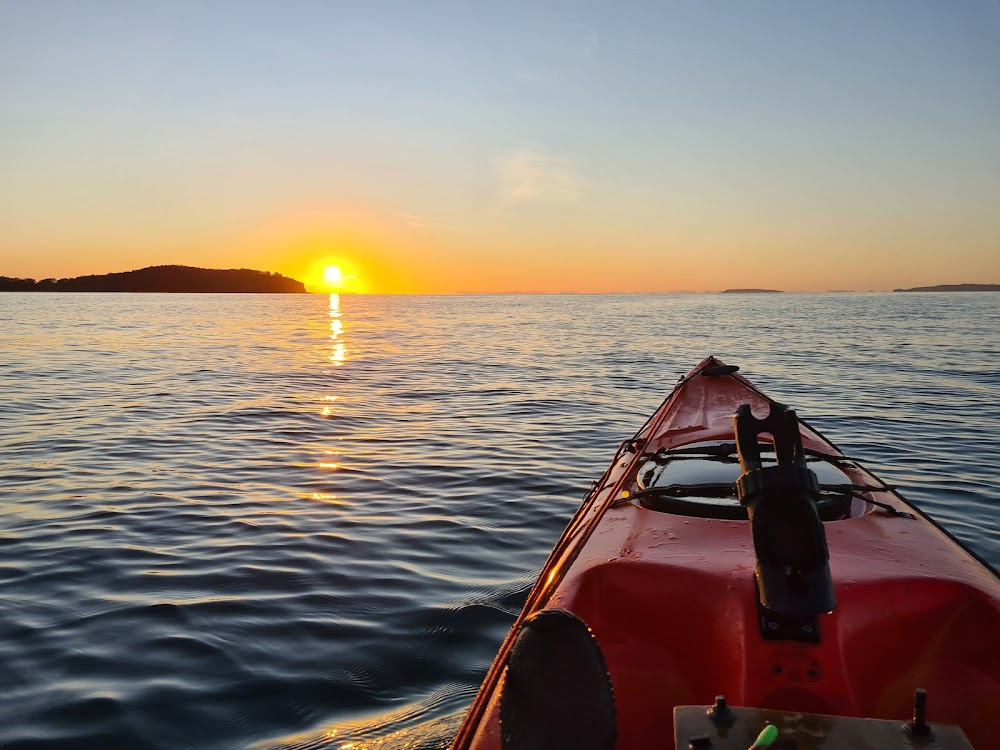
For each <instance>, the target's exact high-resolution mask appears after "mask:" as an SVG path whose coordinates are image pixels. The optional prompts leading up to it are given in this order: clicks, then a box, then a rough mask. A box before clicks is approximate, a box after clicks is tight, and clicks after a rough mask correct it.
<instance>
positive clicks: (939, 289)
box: [892, 284, 1000, 292]
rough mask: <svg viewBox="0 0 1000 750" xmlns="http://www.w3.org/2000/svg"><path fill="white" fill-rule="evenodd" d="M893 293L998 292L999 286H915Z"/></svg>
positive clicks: (895, 290) (999, 290) (896, 290)
mask: <svg viewBox="0 0 1000 750" xmlns="http://www.w3.org/2000/svg"><path fill="white" fill-rule="evenodd" d="M892 291H894V292H1000V284H938V285H937V286H915V287H912V288H910V289H893V290H892Z"/></svg>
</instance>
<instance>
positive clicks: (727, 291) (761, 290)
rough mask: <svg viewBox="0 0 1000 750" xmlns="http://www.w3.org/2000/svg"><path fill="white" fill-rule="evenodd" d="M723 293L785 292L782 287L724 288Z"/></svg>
mask: <svg viewBox="0 0 1000 750" xmlns="http://www.w3.org/2000/svg"><path fill="white" fill-rule="evenodd" d="M721 293H722V294H784V292H783V291H782V290H781V289H723V290H722V292H721Z"/></svg>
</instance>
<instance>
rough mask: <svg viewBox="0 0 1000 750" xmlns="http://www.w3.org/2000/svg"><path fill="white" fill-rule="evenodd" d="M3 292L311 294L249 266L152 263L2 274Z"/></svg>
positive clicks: (284, 278)
mask: <svg viewBox="0 0 1000 750" xmlns="http://www.w3.org/2000/svg"><path fill="white" fill-rule="evenodd" d="M0 292H153V293H170V294H199V293H201V294H213V293H214V294H308V292H307V291H306V287H305V284H303V283H302V282H301V281H296V280H295V279H291V278H288V277H287V276H282V275H281V274H279V273H271V272H270V271H254V270H251V269H249V268H238V269H227V270H221V269H215V268H195V267H193V266H150V267H148V268H140V269H138V270H135V271H124V272H122V273H106V274H102V275H94V276H77V277H75V278H71V279H43V280H42V281H35V280H34V279H19V278H12V277H9V276H0Z"/></svg>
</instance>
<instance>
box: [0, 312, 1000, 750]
mask: <svg viewBox="0 0 1000 750" xmlns="http://www.w3.org/2000/svg"><path fill="white" fill-rule="evenodd" d="M997 320H1000V295H998V294H990V293H981V294H976V293H969V294H955V293H952V294H915V293H914V294H778V295H762V294H758V295H729V294H712V295H626V296H591V295H558V296H546V295H514V296H494V295H489V296H362V295H350V296H349V295H343V296H337V295H332V296H322V295H273V296H272V295H156V294H134V295H133V294H16V293H8V294H2V295H0V322H2V325H0V404H2V407H3V408H2V419H0V445H2V450H0V493H2V500H0V603H2V606H0V747H2V748H3V749H4V750H15V749H23V748H32V749H35V750H37V749H40V748H70V747H72V748H75V749H77V750H81V749H85V748H95V749H96V748H101V749H102V750H105V749H107V748H130V749H131V748H138V749H143V748H150V749H153V748H162V749H164V750H167V749H169V750H174V749H175V748H206V749H209V750H213V749H216V748H217V749H219V750H223V749H226V750H228V749H230V748H240V749H246V750H278V749H279V748H283V749H291V748H295V749H296V750H305V749H306V748H348V747H350V748H352V749H353V750H363V749H370V748H376V747H377V748H380V749H382V750H386V749H391V748H408V749H410V750H414V749H416V748H444V747H447V746H448V743H449V741H450V739H451V737H452V736H453V735H454V733H455V731H456V729H457V726H458V724H459V722H460V721H461V718H462V714H463V711H464V710H465V708H466V707H467V706H468V705H469V703H470V702H471V700H472V698H473V696H474V694H475V691H476V689H477V687H478V684H479V681H480V680H481V679H482V677H483V675H484V673H485V671H486V669H487V668H488V666H489V664H490V662H491V660H492V658H493V656H494V654H495V652H496V649H497V647H498V645H499V643H500V641H501V640H502V638H503V636H504V635H505V633H506V631H507V629H508V628H509V627H510V625H511V623H512V622H513V619H514V617H515V615H516V613H517V612H518V611H519V609H520V607H521V605H522V603H523V601H524V598H525V597H526V595H527V592H528V590H529V588H530V586H531V585H532V583H533V580H534V577H535V576H536V575H537V572H538V570H539V568H540V566H541V564H542V562H543V561H544V559H545V557H546V555H547V553H548V551H549V549H550V548H551V546H552V545H553V543H554V542H555V540H556V539H557V537H558V536H559V533H560V532H561V530H562V528H563V526H564V525H565V524H566V522H567V521H568V520H569V518H570V517H571V515H572V514H573V512H574V510H575V509H576V507H577V506H578V504H579V502H580V500H581V498H582V497H583V495H584V493H585V492H586V491H587V489H588V488H589V486H590V484H591V482H592V481H593V480H594V479H596V478H597V477H598V476H599V475H600V474H601V473H602V472H603V470H604V469H605V467H606V465H607V463H608V462H609V461H610V459H611V456H612V454H613V452H614V450H615V448H616V447H617V445H618V443H619V442H620V441H622V440H623V439H625V438H628V437H630V436H631V435H632V434H633V433H634V432H635V430H636V429H637V428H638V427H639V426H640V425H641V424H642V423H643V421H644V420H645V419H646V417H647V416H649V414H651V413H652V412H653V411H654V410H655V409H656V407H657V406H658V405H659V404H660V402H661V401H662V399H663V398H664V396H665V395H666V394H667V393H668V392H669V390H670V388H671V386H672V384H673V383H674V382H675V381H676V379H677V378H678V376H679V375H681V374H683V373H684V372H686V371H687V370H688V369H690V368H691V367H692V366H693V365H695V364H696V363H697V362H698V361H700V360H701V359H702V358H704V357H705V356H707V355H708V354H715V355H717V356H719V357H720V358H722V359H723V360H724V361H726V362H727V363H730V364H738V365H740V366H741V367H742V371H743V373H744V374H746V375H747V376H748V377H750V378H751V380H753V381H754V382H755V383H756V384H757V385H759V386H761V387H762V388H763V389H764V390H765V391H767V392H768V393H769V394H770V395H771V396H773V397H774V398H776V399H778V400H780V401H782V402H784V403H786V404H788V405H790V406H792V407H794V408H795V409H796V410H797V411H798V413H799V415H800V416H801V417H803V418H805V419H806V420H807V421H809V422H810V423H811V424H812V425H814V426H815V427H817V428H818V429H820V430H821V431H822V432H823V433H824V434H825V435H827V437H829V438H830V439H832V440H833V441H834V442H835V443H837V444H838V445H839V447H841V448H842V449H843V450H844V451H845V452H846V453H847V454H848V455H851V456H854V457H857V458H860V459H861V460H862V461H864V462H865V464H866V465H867V466H868V468H870V469H871V470H873V471H874V472H875V473H876V474H878V475H879V476H880V477H882V478H883V479H885V480H886V481H888V482H890V483H893V484H896V485H898V486H899V487H900V490H901V492H902V493H903V494H904V495H905V496H906V497H907V498H908V499H909V500H910V501H912V502H913V503H915V504H916V505H918V506H920V507H921V508H922V509H923V510H925V511H926V512H928V513H929V514H930V515H932V516H933V517H934V518H935V519H936V520H938V521H939V522H940V523H942V524H943V525H944V526H945V527H946V528H947V529H949V530H950V531H951V532H952V533H953V534H954V535H955V536H956V537H957V538H959V539H960V540H962V541H963V542H964V543H965V544H967V545H968V546H969V547H970V548H972V549H973V550H974V551H976V552H977V553H978V554H979V555H981V556H982V557H983V558H984V559H986V560H987V561H988V562H990V563H991V564H992V565H993V566H994V567H1000V530H998V526H1000V524H998V519H1000V327H998V326H997V324H996V321H997Z"/></svg>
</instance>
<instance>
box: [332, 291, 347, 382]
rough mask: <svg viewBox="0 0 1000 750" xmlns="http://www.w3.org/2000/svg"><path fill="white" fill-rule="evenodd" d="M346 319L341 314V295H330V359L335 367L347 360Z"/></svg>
mask: <svg viewBox="0 0 1000 750" xmlns="http://www.w3.org/2000/svg"><path fill="white" fill-rule="evenodd" d="M343 335H344V321H343V320H341V315H340V295H339V294H336V293H334V294H331V295H330V361H331V362H333V364H334V367H340V366H341V365H342V364H344V362H345V361H347V349H346V347H345V346H344V340H343Z"/></svg>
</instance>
